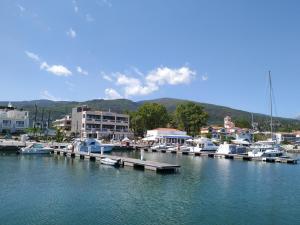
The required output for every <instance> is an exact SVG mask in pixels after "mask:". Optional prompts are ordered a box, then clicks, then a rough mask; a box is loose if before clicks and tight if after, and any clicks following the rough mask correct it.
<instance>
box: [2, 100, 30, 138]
mask: <svg viewBox="0 0 300 225" xmlns="http://www.w3.org/2000/svg"><path fill="white" fill-rule="evenodd" d="M28 127H29V113H28V111H23V110H18V109H16V108H14V107H13V106H12V105H11V104H10V103H9V104H8V106H7V107H6V106H0V132H1V133H3V132H9V133H17V132H24V130H25V129H27V128H28Z"/></svg>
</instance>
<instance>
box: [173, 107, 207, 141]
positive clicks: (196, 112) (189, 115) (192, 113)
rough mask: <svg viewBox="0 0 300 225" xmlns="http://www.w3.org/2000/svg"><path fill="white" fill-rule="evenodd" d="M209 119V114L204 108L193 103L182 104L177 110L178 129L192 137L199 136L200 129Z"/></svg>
mask: <svg viewBox="0 0 300 225" xmlns="http://www.w3.org/2000/svg"><path fill="white" fill-rule="evenodd" d="M207 119H208V114H207V112H205V111H204V109H203V107H202V106H200V105H198V104H196V103H193V102H187V103H183V104H180V105H178V106H177V108H176V110H175V120H176V122H177V126H178V128H179V129H182V130H185V131H186V132H187V133H188V134H190V135H192V136H196V135H198V134H199V131H200V128H201V127H202V126H204V125H206V123H207Z"/></svg>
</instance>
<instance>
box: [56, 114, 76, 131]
mask: <svg viewBox="0 0 300 225" xmlns="http://www.w3.org/2000/svg"><path fill="white" fill-rule="evenodd" d="M71 123H72V120H71V116H70V115H66V116H64V117H63V118H61V119H57V120H55V121H53V122H52V126H53V127H54V128H57V129H60V130H64V131H71Z"/></svg>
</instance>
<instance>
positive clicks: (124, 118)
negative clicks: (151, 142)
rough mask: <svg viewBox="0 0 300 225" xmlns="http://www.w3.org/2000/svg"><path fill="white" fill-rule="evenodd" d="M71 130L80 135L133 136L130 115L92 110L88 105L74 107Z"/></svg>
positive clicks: (95, 136)
mask: <svg viewBox="0 0 300 225" xmlns="http://www.w3.org/2000/svg"><path fill="white" fill-rule="evenodd" d="M71 131H72V132H73V133H75V134H76V136H80V137H83V138H85V137H91V138H97V139H102V138H108V139H116V140H122V139H123V138H125V137H129V138H131V137H132V136H133V133H132V132H131V131H130V129H129V115H126V114H119V113H114V112H106V111H95V110H91V109H90V108H89V107H88V106H86V105H84V106H80V107H76V108H73V109H72V123H71Z"/></svg>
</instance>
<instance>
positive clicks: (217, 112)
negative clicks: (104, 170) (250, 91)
mask: <svg viewBox="0 0 300 225" xmlns="http://www.w3.org/2000/svg"><path fill="white" fill-rule="evenodd" d="M188 101H189V100H184V99H175V98H160V99H153V100H145V101H138V102H134V101H131V100H128V99H115V100H104V99H95V100H89V101H83V102H78V101H51V100H32V101H15V102H11V103H12V105H13V106H14V107H17V108H19V109H20V108H22V109H24V110H27V111H29V113H30V119H31V121H32V120H33V118H34V112H35V104H36V105H37V107H38V113H37V118H38V119H41V118H42V117H43V118H44V120H47V119H48V116H49V112H50V119H51V120H52V121H53V120H55V119H58V118H61V117H63V116H64V115H66V114H71V109H72V108H73V107H75V106H78V105H88V106H89V107H90V108H92V109H97V110H104V111H108V110H111V111H113V112H119V113H124V112H128V111H136V110H137V109H138V107H140V106H141V105H142V104H144V103H146V102H152V103H159V104H162V105H164V106H165V107H166V108H167V110H168V111H169V112H173V111H174V110H175V109H176V106H177V105H178V104H181V103H185V102H188ZM8 103H9V102H8V101H0V105H7V104H8ZM195 103H197V104H199V105H201V106H203V107H204V110H205V111H206V112H208V114H209V120H208V123H209V124H219V125H221V124H223V119H224V117H225V116H227V115H229V116H231V117H232V119H233V120H240V119H244V120H248V121H249V122H250V121H251V113H250V112H246V111H243V110H238V109H233V108H230V107H226V106H219V105H214V104H208V103H200V102H195ZM43 111H44V114H43V113H42V112H43ZM42 114H43V115H42ZM253 117H254V121H255V122H258V123H259V124H260V125H261V124H265V125H266V126H267V125H268V124H269V121H270V118H269V116H268V115H264V114H260V113H253ZM274 121H275V123H277V125H278V126H283V127H292V128H297V127H299V128H300V121H299V120H297V119H291V118H282V117H275V118H274Z"/></svg>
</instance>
